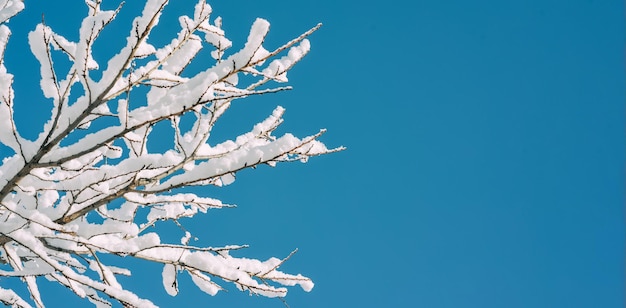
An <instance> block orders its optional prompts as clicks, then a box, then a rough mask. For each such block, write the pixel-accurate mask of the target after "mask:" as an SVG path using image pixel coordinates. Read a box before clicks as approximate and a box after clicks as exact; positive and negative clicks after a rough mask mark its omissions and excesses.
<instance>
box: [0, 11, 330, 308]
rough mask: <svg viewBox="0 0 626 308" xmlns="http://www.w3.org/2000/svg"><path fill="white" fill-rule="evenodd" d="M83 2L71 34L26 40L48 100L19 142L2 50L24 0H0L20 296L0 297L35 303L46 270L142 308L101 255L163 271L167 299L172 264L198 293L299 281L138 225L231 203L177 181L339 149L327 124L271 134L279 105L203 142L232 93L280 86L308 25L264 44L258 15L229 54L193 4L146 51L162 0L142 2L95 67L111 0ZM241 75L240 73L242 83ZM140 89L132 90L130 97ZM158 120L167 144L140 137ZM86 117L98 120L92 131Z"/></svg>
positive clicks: (5, 184)
mask: <svg viewBox="0 0 626 308" xmlns="http://www.w3.org/2000/svg"><path fill="white" fill-rule="evenodd" d="M85 2H86V4H87V6H88V9H89V12H88V14H87V16H86V17H85V18H84V19H83V21H82V23H81V24H80V25H77V27H78V28H79V37H78V41H76V42H72V41H70V40H68V39H67V38H65V37H64V36H63V35H62V34H60V33H56V32H55V31H54V29H53V27H51V26H48V25H46V24H44V23H43V22H42V23H41V24H39V25H37V26H36V27H34V30H33V31H32V32H31V33H30V34H29V36H28V42H29V44H30V48H31V51H32V53H33V55H34V56H35V59H37V61H38V62H39V64H40V76H41V80H40V86H41V89H42V92H43V96H44V97H45V98H47V99H49V100H51V101H52V106H51V107H52V108H51V109H52V112H51V116H50V118H49V120H48V121H47V122H46V123H45V124H44V125H43V128H42V132H41V133H40V135H39V136H38V137H37V138H36V139H35V140H28V139H26V138H23V137H22V136H21V135H20V129H19V125H18V124H17V123H16V121H15V116H14V112H13V106H14V96H15V93H14V91H13V88H12V85H13V80H14V78H15V77H14V75H12V74H10V73H9V72H8V71H7V68H6V66H5V64H6V63H5V57H4V50H5V49H6V48H7V43H8V41H9V37H10V34H11V31H10V30H9V27H8V25H7V24H6V21H8V19H9V18H11V17H13V16H15V15H16V14H17V13H19V11H21V10H22V9H23V8H24V3H23V2H22V1H18V0H0V119H2V121H0V143H2V144H3V145H5V146H6V147H8V148H9V149H11V150H12V151H13V153H10V154H9V155H8V156H6V157H4V159H3V160H2V163H1V164H0V220H1V221H2V223H1V224H0V262H2V263H3V264H5V266H4V267H0V277H4V278H5V279H22V281H23V282H24V284H25V286H26V288H27V290H28V291H29V293H30V294H29V295H30V301H31V302H29V301H28V300H26V299H24V297H23V295H22V294H18V293H16V292H14V291H12V290H8V289H2V288H0V302H2V303H4V304H7V305H12V306H15V307H30V306H31V305H34V306H37V307H43V305H44V304H43V303H44V302H45V298H42V296H41V295H40V292H39V281H40V279H41V277H46V278H47V279H48V280H51V281H56V282H57V283H59V284H60V285H63V286H65V287H67V288H68V289H69V290H71V291H72V292H74V293H75V294H77V295H78V296H80V297H83V298H87V299H88V300H89V301H91V302H92V303H94V304H95V305H96V306H98V307H101V306H103V305H105V306H106V305H109V302H108V301H109V300H110V299H113V300H115V301H117V302H120V303H122V304H123V305H125V306H137V307H138V306H141V307H151V306H154V304H153V303H152V302H150V301H149V300H147V299H141V298H139V297H137V296H136V295H135V294H134V293H132V292H131V291H129V290H126V289H125V288H124V286H123V285H121V284H120V283H119V282H118V281H117V279H116V276H117V275H130V271H129V270H127V269H124V268H122V267H118V266H116V265H113V264H109V263H108V262H109V260H110V258H102V257H101V256H103V255H107V254H108V255H116V256H122V257H127V258H138V259H142V260H146V261H148V262H157V263H161V264H163V272H162V275H161V277H162V278H163V285H164V287H165V291H166V292H167V293H168V294H170V295H176V294H177V293H178V283H177V279H178V275H179V274H180V273H183V272H186V273H187V274H188V275H189V276H190V278H191V280H192V281H193V282H194V283H195V284H196V285H197V286H198V288H200V289H201V290H202V291H204V292H206V293H208V294H210V295H214V294H216V293H217V292H219V291H220V290H223V289H224V286H222V283H224V282H229V283H233V284H234V285H235V286H236V287H237V288H238V289H240V290H243V291H249V292H251V293H253V294H258V295H263V296H269V297H284V296H285V295H286V294H287V289H286V288H285V287H284V286H294V285H299V286H300V287H302V288H303V289H304V290H305V291H309V290H311V288H312V287H313V283H312V282H311V280H310V279H308V278H306V277H304V276H302V275H300V274H298V275H292V274H287V273H283V272H281V271H279V270H278V268H279V266H280V265H281V264H282V263H283V262H284V261H286V259H288V258H289V257H288V258H285V259H282V260H281V259H277V258H270V259H268V260H266V261H260V260H254V259H247V258H236V257H233V256H231V255H230V252H231V251H233V250H239V249H243V248H245V247H247V246H245V245H230V246H225V247H217V248H215V247H197V246H192V245H189V240H190V238H191V237H192V236H193V235H192V234H190V233H189V232H187V231H185V234H184V236H183V237H182V238H181V241H180V244H178V243H166V242H162V241H161V237H160V236H159V234H158V233H155V232H147V231H148V229H150V230H153V229H154V228H151V227H152V226H154V225H155V223H156V222H158V221H171V222H173V223H175V224H177V225H180V222H179V219H181V218H183V217H194V216H195V215H197V214H199V213H207V211H208V210H209V209H220V208H224V207H232V205H229V204H225V203H222V201H220V200H217V199H214V198H210V197H208V196H199V195H197V194H194V193H189V192H183V191H181V190H180V189H181V188H183V187H186V186H193V185H200V186H206V185H213V186H218V187H219V186H224V185H229V184H231V183H232V182H233V181H234V180H235V174H236V173H237V172H239V171H241V170H243V169H246V168H254V167H256V166H258V165H270V166H275V165H276V164H277V163H280V162H292V161H302V162H306V161H307V159H308V158H309V157H312V156H317V155H322V154H328V153H332V152H335V151H339V150H342V148H335V149H329V148H327V147H326V146H325V145H324V144H323V143H322V142H320V141H318V139H319V138H320V136H321V135H322V134H323V133H324V132H325V130H321V131H319V132H318V133H315V134H313V135H310V136H307V137H303V138H298V137H295V136H293V135H292V134H289V133H287V134H284V135H282V136H274V135H273V132H274V131H275V130H276V128H277V127H278V126H279V125H281V123H282V122H283V114H284V109H283V108H282V107H277V108H276V109H275V110H274V112H273V113H272V114H271V115H269V116H268V117H267V118H266V119H265V120H263V121H261V122H259V123H258V124H256V125H254V126H253V127H252V128H251V130H250V131H249V132H247V133H245V134H242V135H240V136H238V137H236V138H233V140H227V141H224V142H221V143H217V144H215V143H212V142H211V140H210V137H211V132H212V129H213V127H214V125H215V123H217V121H218V120H219V119H220V118H221V116H222V115H223V114H224V113H225V112H226V111H227V110H228V109H229V107H230V106H231V104H233V103H234V102H235V101H236V100H238V99H242V98H246V97H249V96H254V95H265V94H270V93H275V92H279V91H284V90H289V89H291V88H290V87H284V86H277V85H273V86H272V85H271V84H272V83H283V82H286V81H287V72H288V71H289V70H290V69H291V68H292V67H293V66H294V64H295V63H297V62H299V61H300V60H301V59H302V58H303V57H304V55H306V54H307V53H308V51H309V49H310V43H309V41H308V40H307V37H308V36H309V35H311V34H312V33H313V32H314V31H316V30H317V29H318V28H319V27H320V25H317V26H315V27H313V28H312V29H310V30H309V31H306V32H305V33H303V34H302V35H300V36H298V37H296V38H294V39H292V40H290V41H288V42H287V43H285V44H283V45H281V46H279V47H277V48H274V49H266V47H265V46H264V41H265V37H266V36H267V35H268V32H269V23H268V22H267V21H265V20H263V19H257V20H256V21H255V22H254V23H253V24H252V26H251V30H250V33H249V35H248V38H247V41H246V42H245V44H244V47H243V48H241V49H240V50H237V51H232V52H231V51H230V48H231V47H232V45H233V44H232V42H231V41H230V40H229V39H227V38H226V36H225V32H224V30H223V29H222V28H221V26H222V19H221V18H219V17H218V18H214V19H213V22H211V7H210V6H209V4H207V3H206V2H205V1H204V0H200V1H199V2H198V3H197V4H196V6H195V10H194V14H193V16H192V17H189V16H182V17H180V18H179V21H180V31H179V32H178V35H177V37H175V38H173V39H172V40H171V42H170V43H168V44H166V45H164V46H153V45H152V44H151V43H150V39H149V36H150V34H151V33H152V32H153V31H154V29H155V27H157V26H158V23H159V19H160V18H161V15H162V12H163V10H164V8H165V7H166V6H167V3H168V1H167V0H147V1H146V4H145V7H144V9H143V11H142V13H141V15H140V16H138V17H137V18H135V19H134V20H133V21H132V23H131V25H130V31H129V35H128V37H126V38H120V39H121V40H125V42H126V45H125V46H124V47H122V48H121V49H120V50H119V51H118V52H117V54H116V55H115V56H113V57H112V58H111V59H109V60H108V62H107V64H106V66H105V68H101V67H102V66H101V65H100V64H99V63H98V61H97V59H96V58H95V57H94V56H93V53H92V49H93V47H94V46H95V45H94V42H96V41H97V40H98V38H99V35H100V34H101V33H102V32H103V31H106V29H107V25H109V24H110V23H112V22H114V20H115V18H116V16H118V13H119V12H120V10H123V7H121V6H120V7H118V8H117V9H116V10H112V11H106V10H101V6H100V5H101V3H102V0H86V1H85ZM202 48H211V49H212V52H211V57H212V59H210V60H211V61H212V63H213V65H212V66H210V67H207V68H206V69H204V70H202V71H200V72H198V73H195V74H189V73H187V72H186V70H185V68H186V67H187V66H188V65H189V64H190V63H192V61H193V60H194V59H196V58H197V57H198V55H199V51H200V50H201V49H202ZM55 53H59V54H61V55H64V56H66V57H67V58H68V60H69V61H70V62H71V63H72V65H71V66H70V67H69V69H67V71H60V69H59V68H58V67H57V66H55V64H54V62H53V60H52V59H53V55H55ZM202 62H203V63H207V59H202ZM95 72H97V74H96V73H95ZM242 74H246V75H247V76H246V77H245V78H240V76H241V75H242ZM96 76H100V77H96ZM243 80H245V82H244V81H243ZM146 86H147V87H149V90H148V92H147V94H146V95H144V96H143V97H141V98H139V96H137V95H131V93H133V92H135V91H136V89H138V88H139V87H146ZM70 89H72V91H74V93H71V91H70ZM131 97H132V101H131ZM136 100H140V101H139V102H136ZM160 122H167V123H169V124H170V125H171V127H172V133H171V136H163V135H160V136H158V139H159V144H162V145H169V148H168V149H167V150H161V151H159V152H155V151H149V150H148V147H147V145H148V143H149V142H152V141H150V140H153V139H154V138H156V137H155V136H153V134H152V128H153V127H154V126H155V125H156V124H158V123H160ZM92 123H98V127H100V128H98V129H92V128H91V127H93V126H91V124H92ZM181 227H182V226H181ZM156 230H157V231H158V230H159V229H158V228H156ZM183 230H184V229H183ZM290 256H291V255H290ZM105 260H107V261H105ZM276 284H278V285H282V286H283V287H279V286H276Z"/></svg>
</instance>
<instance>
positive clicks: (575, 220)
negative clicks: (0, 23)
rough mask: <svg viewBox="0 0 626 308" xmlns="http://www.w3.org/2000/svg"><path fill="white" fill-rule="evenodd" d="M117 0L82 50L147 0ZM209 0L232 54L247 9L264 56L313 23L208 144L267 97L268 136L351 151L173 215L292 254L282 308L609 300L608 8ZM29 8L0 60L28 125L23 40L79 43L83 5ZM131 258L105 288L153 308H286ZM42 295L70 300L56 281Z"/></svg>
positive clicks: (541, 1)
mask: <svg viewBox="0 0 626 308" xmlns="http://www.w3.org/2000/svg"><path fill="white" fill-rule="evenodd" d="M127 2H128V3H127V5H126V6H125V8H124V9H123V10H122V14H121V15H120V18H119V19H118V20H117V21H116V22H115V23H114V24H113V25H112V29H113V30H110V31H109V32H105V33H104V34H103V35H105V36H103V41H101V42H100V43H99V45H96V47H95V48H96V49H98V48H99V49H100V50H101V52H102V53H101V54H100V56H101V58H100V59H99V60H100V62H101V63H105V60H104V59H105V57H107V55H111V54H113V53H114V52H115V50H114V48H116V46H121V45H122V44H125V38H124V37H125V35H126V34H127V33H128V30H129V28H130V25H129V23H128V21H129V20H130V18H131V17H132V16H133V14H136V13H137V12H138V10H139V7H140V4H141V3H142V2H143V1H139V0H128V1H127ZM172 2H173V3H172V4H170V6H169V7H168V8H167V12H166V15H165V16H164V17H163V18H162V23H163V26H162V27H160V28H158V29H159V30H158V31H157V32H155V33H154V34H153V35H152V36H151V37H150V38H151V39H152V40H153V42H159V41H160V42H164V41H167V40H169V39H170V38H171V35H173V33H175V32H176V31H177V27H178V26H177V25H178V22H177V19H176V17H177V15H181V14H192V12H193V3H194V1H191V0H175V1H172ZM107 3H109V4H107ZM117 3H118V2H117V1H115V0H111V1H108V2H107V1H106V0H105V5H104V6H105V7H109V8H110V7H115V6H116V5H117ZM210 3H211V4H212V6H213V8H214V15H213V16H222V17H223V24H224V28H225V30H226V31H227V34H228V35H229V37H230V38H231V40H233V42H234V45H235V48H237V47H241V46H243V43H244V40H245V37H246V36H247V31H248V29H249V27H250V25H251V24H252V22H253V21H254V19H255V18H256V17H257V16H258V17H263V18H266V19H268V20H269V21H270V22H271V23H272V28H271V31H270V36H269V38H268V40H267V43H266V46H267V47H268V49H269V48H271V47H277V46H279V44H280V43H282V42H285V41H287V40H289V39H291V38H293V37H295V36H297V35H298V34H300V33H301V32H304V31H306V30H307V29H308V28H310V27H312V26H314V25H315V24H317V23H318V22H322V23H324V26H323V27H322V29H321V30H320V31H319V32H317V33H315V34H314V35H313V36H312V37H311V43H312V51H311V53H310V54H309V55H308V56H307V57H306V58H305V59H304V60H303V61H302V62H301V63H300V64H299V65H297V66H296V68H295V69H294V70H293V71H292V72H291V74H290V75H289V77H290V84H291V85H292V86H294V90H293V91H290V92H284V93H279V94H276V95H272V96H264V97H259V98H252V99H245V100H241V101H239V102H238V103H236V104H235V105H234V107H233V108H232V110H231V113H230V114H228V115H227V116H224V118H223V119H222V122H221V123H219V124H218V126H216V130H217V131H216V134H217V136H215V137H216V139H213V140H214V141H220V139H221V140H223V139H225V138H229V137H234V136H236V135H237V134H238V133H242V132H244V131H247V130H248V129H249V128H251V127H252V125H253V124H254V123H256V121H259V120H261V119H263V118H264V117H265V116H266V115H268V114H270V113H271V110H272V109H273V108H274V107H275V106H276V105H282V106H284V107H285V108H286V109H287V112H286V114H285V123H284V124H283V126H282V128H281V130H280V131H281V132H287V131H290V132H294V133H296V134H297V135H299V136H303V135H306V134H311V133H315V132H317V130H318V129H319V128H327V129H328V133H327V134H326V135H325V136H324V137H323V138H322V140H323V141H324V142H326V144H327V145H328V146H341V145H343V146H346V147H347V148H348V149H347V150H346V151H344V152H341V153H337V154H333V155H329V156H326V157H319V158H316V159H312V160H310V161H309V162H308V163H307V164H299V163H294V164H286V165H285V164H283V165H279V166H278V167H277V168H269V167H267V168H259V169H257V170H247V171H245V172H242V173H240V174H239V176H238V178H237V181H236V182H235V183H234V184H232V185H231V186H228V187H225V188H221V189H217V188H206V190H205V191H204V192H205V193H206V194H209V195H212V196H215V197H219V198H221V199H222V200H223V201H224V202H227V203H235V204H237V205H238V206H239V207H238V208H236V209H225V210H219V211H211V212H209V214H208V215H206V216H202V217H198V219H196V220H193V221H184V223H185V225H186V226H188V227H189V229H190V230H193V231H194V232H195V233H196V236H199V237H200V238H201V240H200V243H204V244H206V245H221V244H250V245H251V248H249V249H247V251H245V252H242V253H241V254H240V255H247V256H252V257H257V258H263V259H264V258H268V257H271V256H277V257H284V256H286V255H288V254H289V252H290V251H291V250H293V249H294V248H299V252H298V253H297V254H296V255H295V256H294V257H293V258H292V259H291V260H289V262H288V263H286V264H285V265H284V266H283V267H282V268H283V269H284V270H285V271H287V272H293V273H298V272H300V273H302V274H304V275H307V276H309V277H311V278H312V279H313V280H314V282H315V283H316V286H315V288H314V289H313V291H312V292H311V293H305V292H303V291H302V290H300V289H298V288H292V289H290V292H289V295H288V296H287V302H288V303H289V304H290V306H291V307H293V308H304V307H442V308H443V307H481V308H485V307H623V306H624V242H625V239H624V232H625V230H624V185H625V183H624V170H625V166H624V156H625V155H624V154H625V148H624V140H625V134H624V129H625V123H624V115H625V108H624V105H625V104H624V101H625V97H624V93H625V91H624V85H625V81H626V80H625V74H624V68H625V65H624V37H625V35H624V34H625V33H624V29H625V25H624V3H623V1H618V0H602V1H600V0H595V1H594V0H528V1H513V0H503V1H487V0H476V1H465V0H437V1H434V0H433V1H421V0H415V1H400V0H390V1H384V2H379V1H336V0H335V1H329V0H317V1H309V0H301V1H288V0H268V1H252V0H229V1H225V0H220V1H212V2H210ZM26 5H27V8H26V10H25V11H24V12H22V13H21V14H20V15H18V16H16V17H15V18H13V19H12V20H11V22H10V25H11V28H12V30H13V33H14V35H13V37H12V38H11V42H10V44H9V49H8V51H7V58H6V61H7V63H6V66H7V67H8V69H9V70H11V71H12V72H13V73H14V74H15V75H16V78H18V79H17V80H16V92H17V94H16V96H17V97H16V104H18V105H17V106H16V109H17V111H16V113H17V114H18V121H19V122H20V123H21V125H22V128H23V130H24V134H25V135H28V134H29V133H30V134H32V135H33V136H34V134H35V133H36V132H37V131H38V130H39V129H40V128H39V127H38V125H39V124H38V123H39V122H43V119H44V118H45V117H46V116H47V114H48V112H49V106H48V105H46V102H45V101H44V100H42V99H41V97H42V95H41V93H40V91H39V90H38V87H36V86H35V85H36V84H38V78H39V77H38V74H37V73H38V71H39V70H38V67H37V65H38V64H37V62H36V61H35V59H34V57H33V56H32V55H31V54H30V52H29V51H28V49H27V46H26V33H27V32H28V31H30V30H32V29H34V27H35V25H36V23H37V22H39V21H40V20H41V14H42V13H44V14H45V20H46V23H47V24H48V25H50V26H51V27H53V28H54V29H55V30H56V31H57V32H60V33H62V34H66V35H67V36H68V37H69V38H73V39H75V38H76V37H77V34H78V32H77V27H78V25H79V23H80V20H81V18H82V16H83V15H84V14H85V13H86V8H85V6H84V5H83V4H82V1H77V0H76V1H74V0H72V1H69V0H67V1H33V0H30V1H29V0H27V1H26ZM96 55H98V54H96ZM206 59H208V57H206ZM201 62H202V61H198V60H197V61H196V62H195V63H196V65H198V67H206V66H207V65H210V62H205V63H201ZM163 227H165V228H171V230H172V232H174V233H175V234H174V235H173V236H172V240H173V241H176V240H178V238H180V234H178V233H176V232H179V231H178V229H176V228H175V227H172V226H163ZM260 231H263V232H260ZM268 233H269V234H271V236H268V235H267V234H268ZM133 266H134V267H133V269H134V275H133V276H132V278H131V279H120V281H121V282H123V283H127V286H129V288H131V289H133V290H135V291H137V293H138V294H139V295H141V296H144V297H148V298H151V299H153V300H154V302H155V303H156V304H158V305H161V306H162V307H175V306H177V305H178V306H179V307H282V303H281V302H280V301H278V300H276V299H265V298H257V297H254V296H253V297H249V296H247V295H246V294H242V293H240V292H238V291H237V290H236V289H235V288H234V286H231V285H228V284H225V286H226V287H228V288H229V289H230V291H229V292H228V293H221V294H218V295H217V296H216V297H211V296H208V295H206V294H204V293H202V292H201V291H199V290H198V289H197V288H196V287H195V286H193V285H192V283H191V282H190V281H189V279H182V281H181V292H180V293H179V295H178V296H177V297H173V298H172V297H170V296H168V295H167V294H166V293H165V291H164V290H163V287H162V285H161V282H160V279H161V267H160V266H151V265H146V264H137V265H133ZM0 283H2V281H0ZM43 296H44V297H45V298H44V300H45V299H46V298H47V299H48V300H51V301H50V304H49V305H50V306H51V307H61V306H62V305H63V306H66V305H78V304H77V303H80V302H78V301H76V300H75V299H73V297H72V296H71V295H70V293H69V292H66V291H65V290H64V289H60V288H57V287H54V286H53V285H49V286H48V287H47V288H46V290H45V291H44V292H43Z"/></svg>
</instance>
